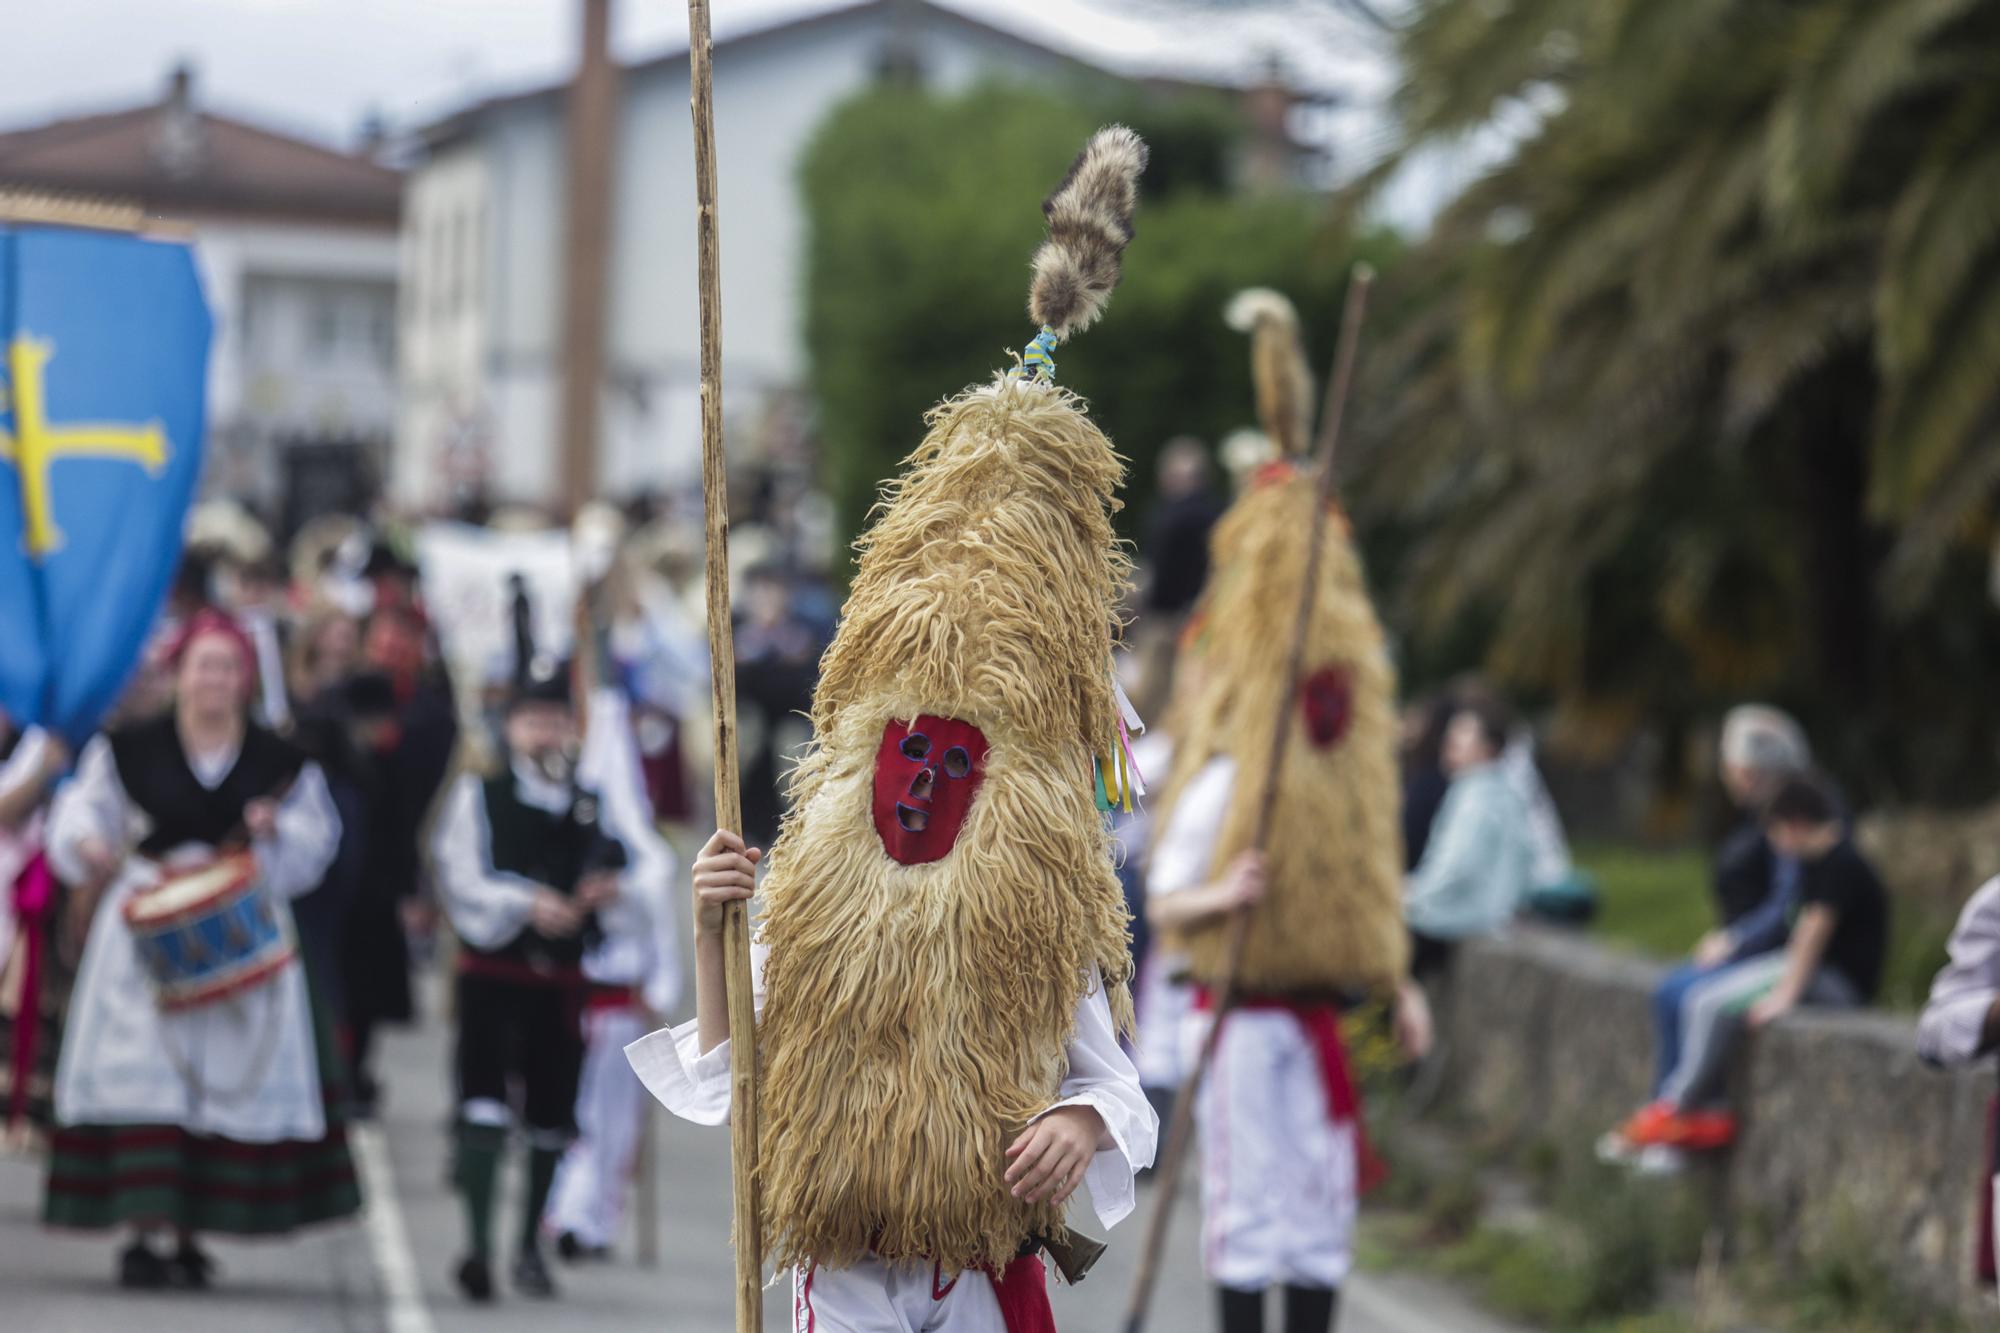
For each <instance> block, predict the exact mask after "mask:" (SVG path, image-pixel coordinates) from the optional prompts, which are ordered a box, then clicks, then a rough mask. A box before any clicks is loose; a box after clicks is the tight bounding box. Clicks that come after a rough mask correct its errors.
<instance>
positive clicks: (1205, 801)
mask: <svg viewBox="0 0 2000 1333" xmlns="http://www.w3.org/2000/svg"><path fill="white" fill-rule="evenodd" d="M1235 790H1236V761H1235V760H1233V759H1231V758H1229V757H1228V756H1226V755H1221V756H1217V757H1216V758H1214V759H1211V760H1209V761H1208V764H1207V766H1206V767H1204V768H1203V769H1202V770H1201V772H1199V773H1197V774H1195V775H1194V777H1193V778H1192V779H1190V780H1189V782H1188V785H1187V790H1185V791H1184V792H1182V793H1181V798H1180V800H1179V801H1178V802H1176V803H1175V805H1174V812H1173V814H1172V816H1170V817H1169V818H1168V820H1167V821H1166V823H1165V824H1164V825H1161V826H1158V838H1157V839H1156V840H1155V841H1154V843H1153V855H1152V858H1151V860H1150V861H1148V862H1147V866H1146V894H1147V896H1148V897H1163V896H1165V895H1166V894H1169V893H1179V892H1180V891H1181V890H1183V889H1192V888H1197V887H1199V886H1201V885H1202V884H1205V883H1207V882H1208V878H1209V874H1210V872H1211V871H1212V870H1213V869H1214V868H1215V847H1216V843H1217V842H1219V841H1220V840H1221V838H1222V822H1223V820H1224V819H1226V818H1227V817H1228V815H1229V798H1230V796H1231V795H1232V794H1233V793H1234V792H1235Z"/></svg>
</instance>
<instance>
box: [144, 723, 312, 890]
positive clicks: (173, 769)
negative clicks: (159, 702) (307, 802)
mask: <svg viewBox="0 0 2000 1333" xmlns="http://www.w3.org/2000/svg"><path fill="white" fill-rule="evenodd" d="M111 758H112V761H113V762H114V763H115V764H116V766H117V768H118V781H119V782H120V783H121V784H123V786H124V788H125V795H126V796H128V797H129V798H131V801H132V803H133V804H134V805H136V806H138V807H139V808H140V809H141V810H143V811H145V812H146V816H147V818H148V819H150V820H151V821H152V824H153V829H152V832H150V833H148V834H147V835H146V837H145V840H144V841H143V842H141V843H140V844H139V851H140V852H141V853H142V854H144V855H147V856H158V855H160V854H161V853H163V852H166V851H170V850H171V849H173V848H175V847H178V846H179V845H180V844H182V843H184V842H201V843H208V844H210V845H214V844H218V843H221V842H223V841H225V840H226V839H229V838H231V837H242V836H243V833H244V830H243V807H244V806H246V805H248V804H250V802H252V801H254V800H257V799H258V798H260V797H266V796H268V797H274V798H275V797H280V796H282V795H283V794H284V791H285V789H286V788H287V787H289V786H290V785H291V783H292V781H293V779H295V778H297V777H298V775H299V770H300V769H301V768H303V767H304V766H305V756H304V755H303V754H302V753H300V751H299V750H298V749H297V748H296V747H294V746H293V745H292V744H291V743H290V742H288V741H284V740H280V739H279V738H278V737H276V736H274V735H272V734H271V733H270V732H268V731H266V730H264V729H263V728H262V727H259V726H257V725H255V724H251V725H250V726H248V727H246V728H245V729H244V732H243V748H242V750H241V751H240V752H238V754H237V756H236V764H235V766H234V767H233V768H231V769H230V770H229V773H228V775H227V776H225V777H224V778H223V779H222V781H221V782H220V783H218V784H217V785H216V786H215V787H214V789H212V790H211V789H210V788H207V787H204V786H202V785H201V782H200V781H199V780H198V779H197V778H196V777H195V775H194V770H193V769H192V768H190V767H189V766H188V760H187V755H186V754H185V753H184V752H183V751H182V750H181V736H180V729H179V728H177V727H176V726H175V725H174V719H173V715H172V714H171V713H169V714H167V715H166V716H164V717H157V718H152V719H149V720H147V721H145V722H139V723H135V724H133V725H132V726H129V727H123V728H120V729H119V730H118V731H115V732H113V733H111Z"/></svg>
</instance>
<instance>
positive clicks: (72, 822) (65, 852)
mask: <svg viewBox="0 0 2000 1333" xmlns="http://www.w3.org/2000/svg"><path fill="white" fill-rule="evenodd" d="M130 808H131V807H130V803H129V802H128V801H127V800H126V797H125V784H124V783H122V782H120V781H119V780H118V765H117V763H116V762H115V761H114V760H113V759H112V757H111V742H110V740H109V739H107V738H106V737H105V736H103V735H101V734H100V735H97V736H93V737H91V738H90V741H89V743H88V744H86V745H85V746H84V747H83V754H82V756H81V757H80V758H79V759H78V760H77V765H76V775H75V776H74V777H72V778H71V779H70V780H69V781H68V782H66V783H64V784H63V785H62V786H61V787H60V788H58V789H57V791H56V794H55V799H54V800H53V801H52V802H51V803H50V806H49V826H48V844H47V845H48V856H49V864H50V865H52V866H54V867H55V872H56V877H57V878H58V879H61V880H63V881H65V882H66V883H69V884H81V883H83V882H85V881H86V880H88V879H89V878H90V870H89V868H88V867H86V866H85V865H84V863H83V858H82V856H81V855H79V851H78V849H79V848H81V847H82V846H83V844H84V843H85V842H87V841H88V840H90V839H91V838H98V839H101V840H102V841H103V842H104V844H105V845H106V846H107V847H109V848H111V850H112V851H114V852H123V851H124V850H125V845H126V842H127V839H126V829H125V824H126V817H127V814H128V812H129V811H130Z"/></svg>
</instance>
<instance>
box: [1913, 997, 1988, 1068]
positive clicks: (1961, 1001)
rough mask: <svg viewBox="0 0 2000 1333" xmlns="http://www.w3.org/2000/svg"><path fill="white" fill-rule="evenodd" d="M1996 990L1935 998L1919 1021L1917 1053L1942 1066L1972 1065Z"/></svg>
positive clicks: (1983, 1033) (1977, 1053)
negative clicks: (1947, 997)
mask: <svg viewBox="0 0 2000 1333" xmlns="http://www.w3.org/2000/svg"><path fill="white" fill-rule="evenodd" d="M1994 995H1995V992H1993V991H1970V992H1967V993H1966V994H1963V995H1954V996H1952V997H1951V998H1949V999H1933V1000H1932V1001H1931V1002H1930V1004H1928V1005H1927V1006H1925V1008H1924V1012H1923V1015H1922V1016H1921V1017H1920V1018H1919V1019H1918V1020H1917V1054H1918V1055H1921V1056H1922V1057H1924V1058H1925V1059H1927V1060H1932V1061H1935V1062H1936V1063H1938V1064H1941V1065H1958V1064H1969V1063H1971V1062H1972V1060H1973V1059H1975V1058H1976V1057H1977V1056H1978V1055H1979V1044H1980V1039H1981V1038H1982V1037H1983V1036H1984V1035H1985V1031H1986V1014H1987V1011H1988V1010H1990V1009H1991V1008H1992V1007H1993V1000H1994Z"/></svg>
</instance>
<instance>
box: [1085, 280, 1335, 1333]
mask: <svg viewBox="0 0 2000 1333" xmlns="http://www.w3.org/2000/svg"><path fill="white" fill-rule="evenodd" d="M1374 280H1375V271H1374V270H1373V269H1371V268H1369V267H1368V266H1367V265H1366V264H1357V265H1355V267H1354V271H1353V274H1352V275H1351V276H1350V277H1349V279H1348V283H1347V302H1346V306H1345V308H1344V309H1343V310H1342V311H1341V316H1340V345H1339V347H1337V348H1336V349H1334V368H1333V375H1332V377H1331V378H1330V379H1329V380H1328V381H1327V386H1326V405H1325V407H1324V408H1323V409H1322V410H1321V412H1320V423H1319V439H1318V440H1317V441H1316V442H1315V444H1314V452H1315V453H1316V454H1317V455H1318V456H1319V463H1318V466H1319V476H1318V486H1317V487H1316V489H1315V499H1314V503H1313V514H1312V527H1311V528H1310V530H1309V531H1310V536H1308V538H1307V539H1306V568H1305V578H1304V579H1303V580H1302V581H1301V583H1300V586H1299V610H1298V616H1297V618H1296V619H1295V620H1294V621H1293V624H1292V644H1291V652H1290V656H1289V659H1288V664H1287V667H1286V672H1287V675H1286V680H1287V682H1288V683H1287V685H1286V688H1285V692H1284V693H1283V694H1282V695H1280V696H1279V698H1278V718H1277V726H1276V728H1275V729H1274V730H1273V731H1272V733H1271V753H1270V759H1269V762H1267V763H1266V764H1265V766H1264V772H1263V785H1262V788H1261V791H1260V795H1261V798H1262V799H1261V800H1260V801H1259V802H1258V807H1257V808H1258V812H1259V813H1258V815H1257V831H1256V837H1255V838H1254V839H1253V840H1252V843H1251V845H1252V846H1254V847H1257V848H1260V849H1261V848H1263V847H1266V846H1268V845H1269V844H1270V840H1271V811H1272V800H1271V795H1272V792H1273V790H1274V789H1275V788H1276V786H1277V784H1278V775H1279V773H1280V772H1281V771H1282V770H1283V768H1284V766H1285V752H1286V750H1287V749H1288V748H1289V745H1290V741H1291V736H1292V710H1293V709H1294V708H1295V707H1297V700H1298V694H1299V680H1300V677H1301V676H1302V675H1303V674H1304V673H1303V670H1302V668H1303V667H1304V664H1305V652H1306V636H1307V632H1308V631H1309V630H1310V629H1311V628H1312V613H1313V604H1314V603H1315V601H1317V600H1318V595H1319V560H1320V552H1321V551H1322V550H1323V549H1324V548H1325V545H1326V515H1327V510H1328V509H1329V508H1330V507H1331V505H1332V503H1333V460H1334V454H1335V451H1336V450H1337V449H1338V448H1339V447H1340V425H1341V419H1342V417H1343V416H1345V415H1346V410H1347V394H1348V389H1349V388H1350V386H1351V385H1352V383H1353V379H1354V351H1355V347H1356V345H1357V344H1358V343H1359V342H1360V339H1361V320H1362V316H1363V315H1365V314H1366V313H1367V310H1368V288H1369V286H1370V284H1372V283H1373V282H1374ZM1249 940H1250V909H1249V908H1247V907H1239V908H1237V909H1236V910H1235V911H1234V912H1232V913H1231V914H1230V921H1229V948H1228V952H1227V954H1226V955H1225V958H1224V963H1223V973H1222V984H1221V986H1220V987H1219V988H1218V994H1217V995H1216V1000H1215V1018H1214V1021H1213V1022H1211V1023H1210V1024H1209V1027H1208V1035H1207V1036H1206V1037H1205V1038H1204V1039H1203V1041H1202V1043H1201V1053H1200V1054H1199V1055H1198V1056H1197V1057H1196V1058H1195V1064H1194V1068H1193V1069H1192V1070H1190V1071H1189V1072H1188V1076H1187V1078H1186V1080H1185V1081H1183V1082H1182V1084H1181V1087H1180V1091H1179V1093H1178V1094H1176V1095H1175V1097H1174V1113H1173V1117H1172V1119H1171V1120H1170V1121H1169V1122H1168V1125H1167V1141H1166V1143H1165V1145H1164V1146H1163V1148H1162V1151H1161V1154H1160V1160H1159V1169H1158V1170H1157V1171H1155V1172H1154V1177H1153V1181H1154V1188H1153V1213H1152V1216H1151V1217H1149V1218H1148V1219H1147V1220H1146V1240H1145V1245H1144V1247H1143V1248H1142V1249H1141V1250H1140V1252H1139V1269H1138V1272H1137V1273H1136V1274H1135V1275H1134V1276H1133V1280H1132V1295H1131V1298H1130V1300H1129V1301H1128V1302H1127V1303H1126V1306H1125V1326H1124V1327H1125V1333H1140V1331H1141V1330H1142V1329H1144V1328H1145V1326H1146V1311H1147V1308H1148V1307H1149V1306H1150V1305H1151V1303H1152V1299H1153V1284H1154V1282H1155V1281H1156V1280H1157V1279H1158V1277H1159V1270H1160V1260H1161V1257H1162V1256H1163V1255H1164V1254H1165V1252H1166V1247H1167V1233H1168V1231H1169V1229H1170V1228H1171V1226H1172V1219H1173V1208H1174V1197H1175V1195H1176V1194H1178V1193H1179V1191H1180V1180H1181V1168H1182V1167H1183V1166H1185V1165H1186V1163H1187V1154H1188V1146H1189V1143H1190V1142H1191V1140H1192V1139H1193V1138H1194V1102H1195V1094H1196V1093H1198V1092H1199V1091H1200V1090H1201V1084H1202V1080H1203V1079H1205V1078H1206V1077H1207V1076H1208V1069H1209V1066H1210V1065H1211V1064H1212V1063H1213V1062H1214V1060H1215V1048H1216V1046H1217V1045H1219V1044H1220V1042H1221V1040H1222V1023H1223V1020H1224V1019H1225V1018H1226V1017H1228V1015H1229V1011H1230V1010H1231V1009H1233V1008H1235V1006H1236V1001H1237V998H1238V996H1237V993H1236V978H1237V976H1238V974H1239V973H1240V972H1241V971H1242V968H1243V950H1244V946H1245V945H1247V944H1248V943H1249Z"/></svg>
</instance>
